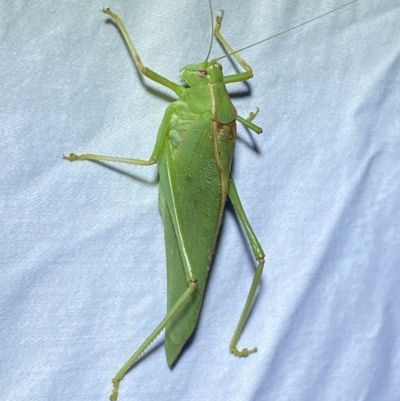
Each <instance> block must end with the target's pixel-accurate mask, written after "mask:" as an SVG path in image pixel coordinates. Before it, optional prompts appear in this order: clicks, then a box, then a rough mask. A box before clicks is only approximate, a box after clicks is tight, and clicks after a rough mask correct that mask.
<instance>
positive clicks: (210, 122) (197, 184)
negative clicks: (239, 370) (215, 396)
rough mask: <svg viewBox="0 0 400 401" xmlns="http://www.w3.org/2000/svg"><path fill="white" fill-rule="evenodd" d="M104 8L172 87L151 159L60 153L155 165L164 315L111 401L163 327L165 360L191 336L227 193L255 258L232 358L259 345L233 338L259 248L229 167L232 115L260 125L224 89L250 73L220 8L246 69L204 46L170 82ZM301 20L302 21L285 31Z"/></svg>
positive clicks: (256, 129)
mask: <svg viewBox="0 0 400 401" xmlns="http://www.w3.org/2000/svg"><path fill="white" fill-rule="evenodd" d="M354 1H356V0H354ZM354 1H352V2H350V3H347V4H346V5H345V6H347V5H349V4H351V3H353V2H354ZM210 7H211V4H210ZM342 7H344V6H341V7H338V8H336V9H335V10H332V11H329V12H328V13H325V14H323V16H324V15H327V14H329V13H332V12H334V11H336V10H338V9H339V8H342ZM103 12H104V13H105V14H107V15H109V16H110V17H111V18H112V19H113V20H114V22H115V23H116V25H117V26H118V28H119V29H120V31H121V33H122V35H123V37H124V39H125V41H126V43H127V45H128V48H129V50H130V53H131V56H132V58H133V60H134V62H135V65H136V67H137V68H138V70H139V71H140V72H141V73H142V74H143V75H145V76H146V77H147V78H149V79H151V80H153V81H155V82H157V83H159V84H161V85H163V86H165V87H167V88H169V89H171V90H172V91H173V92H175V94H176V96H177V97H178V100H176V101H174V102H172V103H171V104H170V105H169V106H168V107H167V109H166V111H165V115H164V118H163V120H162V122H161V125H160V128H159V131H158V135H157V139H156V143H155V146H154V149H153V153H152V155H151V157H150V159H149V160H140V159H131V158H122V157H113V156H102V155H95V154H83V155H76V154H74V153H71V154H70V155H69V156H66V157H64V158H65V159H67V160H70V161H76V160H98V161H108V162H121V163H128V164H134V165H142V166H149V165H153V164H155V163H157V164H158V169H159V209H160V213H161V216H162V220H163V224H164V233H165V245H166V251H167V252H166V256H167V294H168V296H167V314H166V316H165V317H164V319H163V320H162V321H161V322H160V323H159V324H158V326H157V327H156V328H155V329H154V330H153V332H152V333H151V334H150V335H149V336H148V337H147V338H146V339H145V341H144V342H143V343H142V345H141V346H140V347H139V348H138V349H137V350H136V352H135V353H134V354H133V355H132V356H131V358H130V359H129V360H128V361H127V362H126V363H125V365H124V366H123V367H122V368H121V369H120V370H119V371H118V373H117V374H116V376H115V377H114V379H113V385H114V387H113V391H112V394H111V396H110V400H111V401H116V400H117V398H118V389H119V384H120V381H121V380H122V379H123V377H124V376H125V374H126V373H127V372H128V371H129V370H130V369H131V368H132V367H133V366H134V365H135V364H136V362H137V361H138V359H139V358H140V357H141V355H142V354H143V352H144V351H145V350H146V348H147V347H148V346H149V345H150V344H151V342H152V341H153V340H154V339H155V338H156V337H157V336H158V335H159V334H160V333H161V331H163V330H164V329H165V349H166V356H167V361H168V364H169V365H170V366H171V365H172V364H173V363H174V362H175V360H176V358H177V357H178V355H179V353H180V352H181V350H182V347H183V346H184V344H185V342H186V341H187V340H188V338H189V337H190V336H191V334H192V332H193V330H194V328H195V326H196V323H197V319H198V316H199V313H200V309H201V303H202V297H203V294H204V291H205V286H206V281H207V275H208V271H209V267H210V264H211V260H212V256H213V253H214V248H215V243H216V238H217V235H218V231H219V227H220V224H221V219H222V215H223V211H224V206H225V201H226V198H227V197H229V199H230V200H231V202H232V205H233V207H234V209H235V212H236V213H237V216H238V218H239V220H240V222H241V224H242V226H243V229H244V231H245V233H246V235H247V238H248V240H249V243H250V246H251V248H252V251H253V254H254V257H255V259H256V261H257V267H256V271H255V274H254V278H253V282H252V284H251V288H250V290H249V293H248V296H247V300H246V302H245V306H244V308H243V311H242V314H241V316H240V319H239V322H238V324H237V327H236V330H235V332H234V334H233V337H232V340H231V342H230V345H229V349H230V351H231V352H232V353H233V354H234V355H236V356H248V355H249V354H251V353H253V352H256V351H257V349H256V348H251V349H248V348H243V349H238V347H237V344H238V341H239V338H240V335H241V333H242V331H243V328H244V325H245V323H246V321H247V318H248V316H249V313H250V310H251V307H252V304H253V301H254V298H255V295H256V290H257V287H258V284H259V282H260V279H261V275H262V271H263V267H264V251H263V249H262V247H261V245H260V243H259V241H258V239H257V237H256V235H255V233H254V231H253V229H252V228H251V225H250V223H249V221H248V219H247V217H246V214H245V211H244V209H243V206H242V203H241V201H240V198H239V195H238V192H237V190H236V186H235V183H234V181H233V178H232V175H231V172H230V170H231V163H232V157H233V151H234V146H235V141H236V136H237V134H236V121H239V122H240V123H241V124H242V125H244V126H245V127H246V128H248V129H250V130H252V131H254V132H256V133H257V134H260V133H261V132H262V130H261V128H260V127H259V126H257V125H255V124H254V123H253V122H252V121H253V119H254V118H255V116H256V114H257V112H258V109H257V111H256V112H255V113H250V114H249V116H248V117H247V118H243V117H240V116H239V115H237V112H236V109H235V107H234V105H233V104H232V102H231V99H230V97H229V94H228V91H227V89H226V84H229V83H232V82H241V81H246V80H248V79H250V78H252V76H253V72H252V69H251V67H250V66H249V65H248V64H247V63H246V61H245V60H243V58H242V57H241V56H240V55H239V51H241V50H244V49H241V50H237V51H235V50H234V49H233V48H232V47H231V45H230V44H229V43H228V42H227V41H226V39H225V38H224V36H223V35H222V34H221V24H222V19H223V11H221V14H220V15H219V16H217V17H216V23H215V28H214V36H215V37H216V38H217V39H218V41H219V42H220V43H221V44H222V45H223V47H224V48H225V49H226V51H227V52H228V53H229V55H232V56H233V57H234V58H235V59H236V61H237V62H238V63H239V65H240V66H241V67H242V68H243V70H244V71H242V72H238V73H236V74H232V75H226V76H224V75H223V73H222V66H221V64H220V63H219V62H218V59H213V60H211V61H209V60H208V57H209V54H210V51H211V46H210V51H209V54H208V55H207V57H206V59H205V60H204V61H202V62H200V63H198V64H190V65H187V66H186V67H184V68H183V69H182V70H181V72H180V76H181V79H182V80H183V81H184V82H185V83H186V85H187V86H182V85H180V84H177V83H174V82H172V81H170V80H169V79H167V78H165V77H163V76H161V75H159V74H157V73H156V72H154V71H152V70H151V69H149V68H148V67H145V66H144V65H143V63H142V60H141V58H140V56H139V54H138V52H137V51H136V49H135V47H134V45H133V43H132V41H131V39H130V37H129V35H128V33H127V31H126V29H125V26H124V24H123V23H122V21H121V20H120V18H119V17H118V16H117V15H116V14H115V13H113V12H112V11H111V10H110V9H109V8H107V9H105V10H103ZM211 14H212V13H211ZM320 17H321V16H319V17H317V18H320ZM317 18H314V19H312V20H310V21H313V20H315V19H317ZM310 21H307V23H308V22H310ZM301 25H304V23H303V24H300V25H297V26H296V27H293V28H290V29H289V30H292V29H295V28H297V27H299V26H301ZM289 30H287V31H289ZM287 31H284V32H282V33H285V32H287ZM282 33H280V34H282ZM278 35H279V34H278ZM275 36H277V35H274V37H275ZM271 38H272V37H271ZM271 38H267V39H264V40H268V39H271ZM260 42H262V41H260ZM260 42H257V43H256V44H258V43H260ZM224 57H225V56H224ZM221 58H222V57H221Z"/></svg>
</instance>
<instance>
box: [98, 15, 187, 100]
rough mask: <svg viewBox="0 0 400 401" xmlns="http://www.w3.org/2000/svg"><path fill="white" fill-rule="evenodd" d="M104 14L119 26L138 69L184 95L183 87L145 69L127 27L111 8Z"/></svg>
mask: <svg viewBox="0 0 400 401" xmlns="http://www.w3.org/2000/svg"><path fill="white" fill-rule="evenodd" d="M103 13H104V14H108V15H109V16H110V17H111V18H112V19H113V20H114V22H115V23H116V24H117V26H118V28H119V29H120V31H121V33H122V36H123V37H124V39H125V42H126V44H127V45H128V48H129V52H130V53H131V56H132V58H133V61H134V62H135V64H136V67H137V69H138V70H139V71H140V72H141V73H142V74H143V75H145V76H146V77H148V78H150V79H152V80H153V81H155V82H158V83H159V84H161V85H164V86H166V87H167V88H169V89H172V90H173V91H174V92H175V93H176V94H177V95H178V96H179V94H181V93H182V86H181V85H179V84H176V83H175V82H172V81H170V80H169V79H167V78H165V77H163V76H162V75H159V74H157V73H156V72H154V71H153V70H151V69H150V68H148V67H145V66H144V65H143V62H142V59H141V58H140V56H139V53H138V52H137V50H136V48H135V46H134V45H133V43H132V40H131V38H130V37H129V34H128V31H127V30H126V28H125V25H124V24H123V22H122V21H121V19H120V18H119V17H118V15H117V14H115V13H113V12H112V11H111V10H110V9H109V8H107V9H103Z"/></svg>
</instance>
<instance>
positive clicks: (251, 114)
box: [247, 107, 260, 122]
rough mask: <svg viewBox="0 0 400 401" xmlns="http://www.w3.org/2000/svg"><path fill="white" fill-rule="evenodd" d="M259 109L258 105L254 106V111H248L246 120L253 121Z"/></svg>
mask: <svg viewBox="0 0 400 401" xmlns="http://www.w3.org/2000/svg"><path fill="white" fill-rule="evenodd" d="M259 111H260V109H259V108H258V107H256V111H252V112H250V113H249V116H248V117H247V121H250V122H251V121H253V120H254V118H255V116H256V115H257V114H258V112H259Z"/></svg>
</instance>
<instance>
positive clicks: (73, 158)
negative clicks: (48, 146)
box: [62, 153, 79, 162]
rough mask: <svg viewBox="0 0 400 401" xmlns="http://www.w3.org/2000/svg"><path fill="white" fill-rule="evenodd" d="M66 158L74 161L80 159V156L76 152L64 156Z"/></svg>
mask: <svg viewBox="0 0 400 401" xmlns="http://www.w3.org/2000/svg"><path fill="white" fill-rule="evenodd" d="M62 158H63V159H64V160H69V161H70V162H74V161H76V160H79V156H78V155H76V154H75V153H71V154H70V155H69V156H64V155H63V157H62Z"/></svg>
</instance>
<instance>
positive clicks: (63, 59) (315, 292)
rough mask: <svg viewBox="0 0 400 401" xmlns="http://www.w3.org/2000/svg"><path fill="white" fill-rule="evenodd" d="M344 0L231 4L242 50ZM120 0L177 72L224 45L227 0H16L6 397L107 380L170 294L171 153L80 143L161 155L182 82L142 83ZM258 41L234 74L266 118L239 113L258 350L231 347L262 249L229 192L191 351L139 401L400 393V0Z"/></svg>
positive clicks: (40, 397)
mask: <svg viewBox="0 0 400 401" xmlns="http://www.w3.org/2000/svg"><path fill="white" fill-rule="evenodd" d="M344 3H345V1H339V0H322V1H321V0H299V1H294V0H280V1H272V0H271V1H258V0H235V1H228V0H214V1H213V8H214V10H215V11H217V10H218V9H219V8H223V9H225V20H224V25H223V30H222V32H223V33H224V35H225V36H226V38H227V39H228V40H229V41H230V43H231V44H232V45H233V46H234V47H235V48H240V47H243V46H245V45H248V44H251V43H253V42H255V41H258V40H260V39H262V38H265V37H267V36H270V35H273V34H274V33H277V32H279V31H281V30H284V29H286V28H289V27H291V26H294V25H296V24H299V23H301V22H303V21H306V20H308V19H311V18H313V17H315V16H317V15H319V14H322V13H324V12H326V11H328V10H330V9H332V8H335V7H337V6H339V5H341V4H344ZM108 6H109V7H111V8H112V9H113V10H114V11H115V12H117V13H118V14H119V15H120V17H121V18H122V20H123V21H124V22H125V24H126V26H127V28H128V30H129V32H130V35H131V37H132V39H133V42H134V43H135V45H136V46H137V49H138V51H139V53H140V55H141V56H142V59H143V61H144V63H145V64H146V65H148V66H149V67H151V68H152V69H154V70H155V71H157V72H158V73H160V74H162V75H165V76H166V77H168V78H170V79H172V80H175V81H178V80H179V75H178V72H179V70H180V68H181V67H183V66H184V65H186V64H189V63H194V62H199V61H202V60H203V59H204V58H205V56H206V53H207V50H208V44H209V35H210V18H209V10H208V4H207V2H206V1H205V0H202V1H198V0H185V1H184V0H179V1H176V0H164V1H161V0H159V1H148V0H135V1H123V0H119V1H116V0H109V1H108V2H104V0H103V1H98V0H86V1H78V0H69V1H50V0H41V1H26V0H25V1H23V0H14V1H12V2H11V1H10V2H6V1H2V2H1V3H0V36H1V42H0V82H1V87H2V91H1V92H2V93H1V99H0V127H1V146H0V149H1V157H0V163H1V168H0V171H1V181H0V182H1V184H0V200H1V230H2V235H1V247H0V252H1V266H2V267H1V280H0V286H1V287H0V291H1V297H0V302H1V304H0V314H1V326H0V338H1V343H0V352H1V356H0V360H1V365H0V370H1V375H0V393H1V396H0V398H1V399H2V400H4V401H6V400H7V401H11V400H13V401H16V400H18V401H28V400H29V401H31V400H35V401H44V400H46V401H50V400H51V401H66V400H68V401H75V400H85V401H89V400H93V401H94V400H96V401H98V400H107V399H108V396H109V393H110V391H111V378H112V377H113V375H114V374H115V373H116V371H117V370H118V369H119V368H120V367H121V366H122V364H123V363H124V362H125V361H126V360H127V358H128V357H129V356H130V355H131V354H132V353H133V351H134V350H135V349H136V348H137V347H138V346H139V345H140V343H141V342H142V340H143V339H144V338H145V337H146V336H147V335H148V334H149V333H150V332H151V331H152V330H153V328H154V327H155V326H156V324H158V323H159V321H160V320H161V319H162V317H163V316H164V314H165V308H166V306H165V305H166V296H165V291H166V277H165V276H166V273H165V256H164V240H163V229H162V224H161V219H160V216H159V212H158V207H157V185H156V174H157V173H156V172H157V170H156V168H155V167H152V168H146V167H135V166H132V167H129V166H125V165H114V166H113V167H112V168H105V167H104V166H101V165H98V164H95V163H89V162H86V163H68V162H66V161H63V160H61V156H62V154H63V153H64V154H68V153H70V152H72V151H73V152H76V153H83V152H93V153H101V154H109V155H116V156H126V157H137V158H147V157H148V156H149V155H150V153H151V151H152V147H153V145H154V142H155V138H156V134H157V129H158V126H159V123H160V122H161V119H162V116H163V112H164V109H165V107H166V106H167V104H168V102H169V101H170V100H171V99H173V94H172V93H169V92H168V91H167V90H163V89H161V92H158V91H154V90H153V88H157V85H154V84H153V83H151V82H149V81H148V80H144V82H145V83H146V85H148V86H147V89H146V87H145V86H144V85H143V83H142V82H141V81H140V79H139V76H138V73H137V72H136V70H135V67H134V65H133V63H132V61H131V59H130V56H129V54H128V52H127V48H126V47H125V45H124V42H123V40H122V38H121V36H120V34H119V31H118V30H117V28H116V27H115V26H114V25H113V24H112V23H108V22H107V20H108V17H107V16H106V15H104V14H102V13H101V9H102V8H103V7H108ZM222 54H223V53H222V50H221V48H220V47H219V46H218V45H214V48H213V51H212V55H213V56H221V55H222ZM242 55H243V57H244V58H245V59H246V60H247V61H248V62H249V63H250V64H251V65H252V67H253V69H254V78H253V79H252V80H251V81H249V82H248V84H236V85H231V88H230V89H231V93H232V94H233V99H234V102H235V105H236V106H237V109H238V111H239V113H240V114H241V115H242V116H246V115H247V113H248V112H249V111H253V110H254V108H255V107H257V106H258V107H259V108H260V113H259V115H258V117H257V119H256V121H255V122H256V123H257V124H259V125H260V126H262V127H263V129H264V133H263V134H262V135H261V136H256V135H253V134H251V133H248V132H247V131H246V130H244V129H243V128H242V127H241V126H239V135H240V139H239V140H238V143H237V148H236V154H235V160H234V166H233V173H234V177H235V179H236V184H237V187H238V190H239V193H240V195H241V199H242V201H243V205H244V207H245V209H246V211H247V213H248V217H249V219H250V221H251V223H252V225H253V228H254V230H255V232H256V233H257V235H258V238H259V240H260V242H261V243H262V245H263V247H264V250H265V252H266V265H265V271H264V275H263V278H262V283H261V286H260V289H259V293H258V297H257V300H256V303H255V305H254V310H253V312H252V314H251V316H250V319H249V321H248V324H247V326H246V328H245V331H244V333H243V336H242V339H241V341H240V345H242V346H249V347H252V346H257V347H258V353H257V354H254V355H251V356H250V357H249V358H247V359H240V358H236V357H234V356H232V355H231V354H230V353H229V352H228V344H229V341H230V339H231V336H232V334H233V331H234V329H235V327H236V323H237V321H238V317H239V314H240V312H241V310H242V307H243V305H244V301H245V298H246V295H247V292H248V289H249V286H250V283H251V279H252V275H253V272H254V267H255V262H254V260H253V257H252V254H251V251H250V248H249V245H248V243H247V241H246V239H245V237H244V235H243V234H242V232H241V231H240V229H239V227H238V224H237V222H236V219H235V217H234V214H233V213H231V210H230V208H229V207H228V212H227V213H226V216H225V220H224V224H223V227H222V229H221V235H220V238H219V242H218V247H217V251H216V254H215V260H214V263H213V266H212V272H211V275H210V280H209V285H208V289H207V294H206V297H205V301H204V305H203V310H202V314H201V318H200V321H199V324H198V327H197V330H196V334H195V336H194V337H193V341H192V342H191V343H190V346H188V347H187V348H186V349H185V350H184V352H183V354H182V355H181V358H180V359H179V360H178V362H177V364H176V365H175V367H174V369H172V370H170V369H169V368H168V366H167V364H166V360H165V355H164V350H163V336H160V337H159V338H158V339H157V341H156V342H155V343H154V344H153V346H152V347H151V350H150V352H149V353H148V354H147V356H146V357H145V358H144V359H143V360H142V362H141V363H139V364H138V365H137V367H136V368H135V369H133V370H132V371H131V372H130V373H129V375H127V376H126V378H125V379H124V381H123V382H122V384H121V392H120V401H127V400H171V401H172V400H174V401H175V400H190V401H198V400H240V401H242V400H246V401H247V400H254V401H258V400H274V401H286V400H287V401H289V400H290V401H310V400H324V401H356V400H357V401H361V400H362V401H366V400H368V401H372V400H379V401H394V400H399V399H400V386H399V380H400V344H399V329H400V318H399V316H400V314H399V310H400V296H399V283H400V269H399V267H400V184H399V179H400V175H399V173H400V106H399V98H400V5H399V2H398V1H396V0H359V1H358V2H357V3H356V4H353V5H351V6H349V7H348V8H346V9H344V10H341V11H339V12H337V13H335V14H333V15H330V16H328V17H326V18H324V19H321V20H319V21H316V22H314V23H311V24H309V25H307V26H305V27H302V28H300V29H298V30H296V31H294V32H290V33H288V34H286V35H284V36H281V37H279V38H277V39H274V40H271V41H268V42H266V43H263V44H261V45H259V46H256V47H254V48H252V49H249V50H246V51H244V52H243V53H242ZM222 63H223V65H224V69H225V71H226V72H229V71H230V72H232V71H233V69H232V65H231V63H230V62H229V61H228V60H226V59H224V60H222ZM149 88H150V89H149ZM160 93H161V95H160ZM114 167H115V168H114ZM117 169H118V170H117ZM120 171H123V172H124V173H121V172H120Z"/></svg>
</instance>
